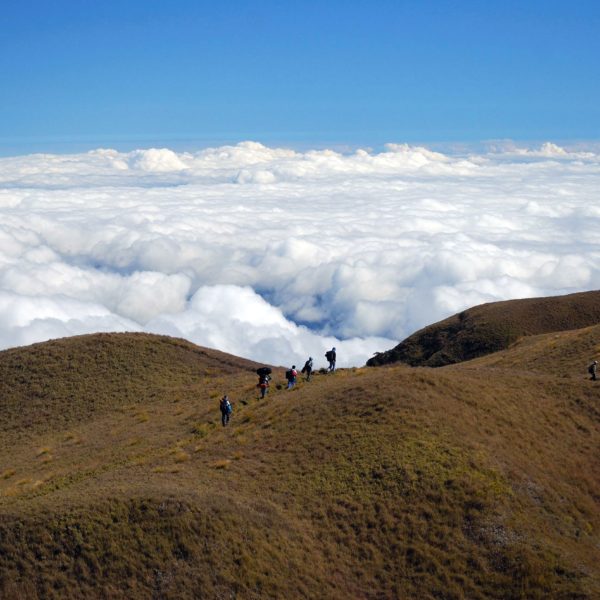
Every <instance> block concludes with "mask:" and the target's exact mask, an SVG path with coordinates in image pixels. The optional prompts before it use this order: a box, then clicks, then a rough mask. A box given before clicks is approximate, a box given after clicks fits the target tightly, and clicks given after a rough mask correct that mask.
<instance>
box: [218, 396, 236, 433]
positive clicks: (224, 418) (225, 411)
mask: <svg viewBox="0 0 600 600" xmlns="http://www.w3.org/2000/svg"><path fill="white" fill-rule="evenodd" d="M219 408H220V409H221V423H222V424H223V427H225V425H227V423H229V418H230V417H231V413H232V412H233V407H232V406H231V402H230V401H229V397H228V396H227V394H225V396H223V397H222V398H221V402H219Z"/></svg>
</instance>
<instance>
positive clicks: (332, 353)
mask: <svg viewBox="0 0 600 600" xmlns="http://www.w3.org/2000/svg"><path fill="white" fill-rule="evenodd" d="M325 358H326V359H327V361H328V362H329V368H328V369H327V370H328V371H329V372H331V373H333V371H335V360H336V353H335V347H334V348H332V349H331V350H328V351H327V352H325Z"/></svg>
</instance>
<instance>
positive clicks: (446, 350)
mask: <svg viewBox="0 0 600 600" xmlns="http://www.w3.org/2000/svg"><path fill="white" fill-rule="evenodd" d="M597 323H600V291H594V292H583V293H579V294H569V295H567V296H553V297H548V298H527V299H523V300H507V301H505V302H491V303H489V304H482V305H480V306H475V307H474V308H470V309H468V310H465V311H463V312H461V313H458V314H456V315H453V316H452V317H449V318H448V319H444V320H443V321H439V322H438V323H434V324H433V325H428V326H427V327H424V328H423V329H421V330H419V331H417V332H416V333H413V334H412V335H411V336H409V337H408V338H406V339H405V340H404V341H403V342H401V343H400V344H398V345H397V346H396V347H395V348H392V349H391V350H388V351H387V352H381V353H379V354H377V355H375V356H373V357H372V358H370V359H369V360H368V361H367V365H368V366H371V367H375V366H381V365H385V364H389V363H394V362H403V363H406V364H409V365H411V366H414V367H416V366H426V367H441V366H444V365H449V364H453V363H458V362H462V361H465V360H471V359H473V358H477V357H478V356H483V355H486V354H490V353H492V352H498V351H499V350H504V349H505V348H508V347H509V346H510V344H512V343H513V342H515V341H516V340H518V339H520V338H522V337H524V336H528V335H536V334H541V333H550V332H554V331H567V330H571V329H578V328H581V327H588V326H590V325H596V324H597Z"/></svg>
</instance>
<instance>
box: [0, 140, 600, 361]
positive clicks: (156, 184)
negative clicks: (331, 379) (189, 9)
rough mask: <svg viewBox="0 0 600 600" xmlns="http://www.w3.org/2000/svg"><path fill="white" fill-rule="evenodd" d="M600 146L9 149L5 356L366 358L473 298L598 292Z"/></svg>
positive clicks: (3, 272) (2, 306)
mask: <svg viewBox="0 0 600 600" xmlns="http://www.w3.org/2000/svg"><path fill="white" fill-rule="evenodd" d="M598 189H600V154H598V153H597V152H595V151H591V150H588V151H580V150H578V151H568V150H566V149H564V148H561V147H559V146H556V145H554V144H551V143H546V144H543V145H542V146H541V147H539V148H537V149H525V148H516V147H510V146H508V147H505V148H499V149H495V150H493V151H488V152H484V153H479V154H474V153H473V154H466V155H452V154H441V153H439V152H433V151H431V150H429V149H426V148H422V147H411V146H408V145H395V144H389V145H388V146H386V148H385V150H384V151H382V152H378V153H375V152H372V151H368V150H357V151H355V152H353V153H351V154H343V153H339V152H335V151H333V150H312V151H307V152H298V151H294V150H290V149H284V148H269V147H266V146H264V145H261V144H259V143H256V142H243V143H240V144H237V145H235V146H223V147H219V148H209V149H205V150H202V151H199V152H195V153H176V152H174V151H172V150H169V149H164V148H163V149H155V148H153V149H146V150H136V151H133V152H128V153H126V152H118V151H116V150H110V149H99V150H94V151H91V152H87V153H82V154H73V155H51V154H35V155H29V156H20V157H12V158H4V159H0V207H1V212H2V220H1V222H0V347H1V348H8V347H11V346H16V345H24V344H29V343H33V342H37V341H43V340H46V339H50V338H56V337H63V336H67V335H75V334H81V333H91V332H96V331H148V332H155V333H165V334H168V335H176V336H180V337H185V338H187V339H189V340H191V341H192V342H195V343H197V344H200V345H204V346H209V347H214V348H218V349H220V350H224V351H226V352H231V353H233V354H237V355H240V356H245V357H248V358H252V359H255V360H258V361H264V362H269V363H273V364H282V365H288V364H292V363H296V364H297V363H300V362H301V361H303V360H305V359H306V358H307V357H308V356H309V355H311V356H313V357H315V359H316V363H317V366H320V364H319V363H323V364H324V363H325V360H324V358H321V357H322V356H323V354H324V352H325V350H326V349H328V348H330V347H331V346H336V347H337V349H338V355H339V359H340V361H339V362H340V365H342V366H350V365H362V364H364V362H365V361H366V360H367V359H368V358H369V357H370V356H371V355H372V354H373V352H376V351H383V350H386V349H389V348H391V347H392V346H394V345H395V344H396V343H397V342H398V341H399V340H401V339H403V338H405V337H406V336H407V335H409V334H411V333H412V332H414V331H415V330H417V329H419V328H421V327H423V326H425V325H427V324H429V323H433V322H435V321H438V320H440V319H442V318H444V317H446V316H449V315H451V314H454V313H456V312H458V311H460V310H463V309H465V308H468V307H470V306H473V305H476V304H481V303H483V302H490V301H496V300H506V299H511V298H522V297H533V296H547V295H556V294H563V293H569V292H576V291H583V290H589V289H597V288H598V287H600V285H599V283H600V271H599V269H598V259H599V258H600V236H599V234H598V231H599V225H600V207H598V206H597V205H596V201H597V190H598Z"/></svg>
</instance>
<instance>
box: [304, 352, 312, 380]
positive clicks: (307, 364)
mask: <svg viewBox="0 0 600 600" xmlns="http://www.w3.org/2000/svg"><path fill="white" fill-rule="evenodd" d="M312 369H313V362H312V356H309V357H308V360H307V361H306V362H305V363H304V366H303V367H302V373H304V374H305V375H306V381H310V374H311V373H312Z"/></svg>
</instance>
